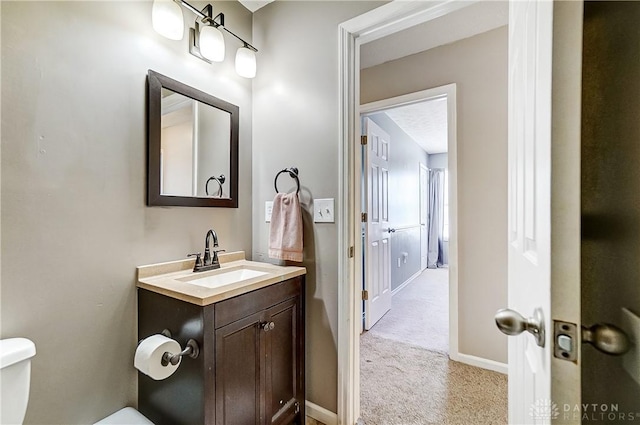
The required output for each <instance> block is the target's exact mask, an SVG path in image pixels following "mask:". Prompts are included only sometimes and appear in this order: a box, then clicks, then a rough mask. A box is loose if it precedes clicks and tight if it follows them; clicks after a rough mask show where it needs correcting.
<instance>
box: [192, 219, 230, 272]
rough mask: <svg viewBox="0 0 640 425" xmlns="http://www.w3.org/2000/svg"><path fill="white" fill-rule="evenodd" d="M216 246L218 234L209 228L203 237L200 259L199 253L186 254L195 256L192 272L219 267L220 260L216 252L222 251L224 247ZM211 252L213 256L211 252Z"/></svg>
mask: <svg viewBox="0 0 640 425" xmlns="http://www.w3.org/2000/svg"><path fill="white" fill-rule="evenodd" d="M211 239H213V249H211V248H210V241H211ZM217 247H218V235H217V233H216V232H215V231H214V230H213V229H210V230H209V231H208V232H207V236H206V237H205V239H204V258H203V259H202V260H201V259H200V253H199V252H197V253H195V254H189V255H188V256H189V257H191V256H194V255H195V256H197V257H196V264H195V266H194V267H193V271H194V272H203V271H206V270H213V269H219V268H220V260H218V252H224V249H216V248H217ZM212 252H213V256H212V255H211V253H212Z"/></svg>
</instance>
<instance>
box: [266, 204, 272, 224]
mask: <svg viewBox="0 0 640 425" xmlns="http://www.w3.org/2000/svg"><path fill="white" fill-rule="evenodd" d="M272 212H273V201H266V202H265V203H264V221H265V222H267V223H271V213H272Z"/></svg>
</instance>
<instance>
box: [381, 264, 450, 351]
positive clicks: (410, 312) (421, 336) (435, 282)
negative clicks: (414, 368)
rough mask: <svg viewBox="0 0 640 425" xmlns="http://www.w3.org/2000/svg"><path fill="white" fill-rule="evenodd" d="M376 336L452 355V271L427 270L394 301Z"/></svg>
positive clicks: (444, 269) (394, 298)
mask: <svg viewBox="0 0 640 425" xmlns="http://www.w3.org/2000/svg"><path fill="white" fill-rule="evenodd" d="M369 332H370V333H371V334H373V335H375V336H379V337H382V338H386V339H393V340H395V341H400V342H405V343H408V344H412V345H418V346H420V347H423V348H426V349H428V350H431V351H438V352H441V353H448V352H449V269H447V268H442V269H426V270H425V271H423V272H422V274H421V275H420V276H418V277H417V278H415V279H414V280H413V281H412V282H411V283H409V284H408V285H407V286H405V287H404V288H403V289H401V290H400V292H398V293H397V294H395V295H394V296H393V298H392V299H391V310H390V311H389V312H388V313H387V314H385V315H384V317H382V319H380V321H378V323H376V324H375V325H374V326H373V327H372V328H371V330H370V331H369Z"/></svg>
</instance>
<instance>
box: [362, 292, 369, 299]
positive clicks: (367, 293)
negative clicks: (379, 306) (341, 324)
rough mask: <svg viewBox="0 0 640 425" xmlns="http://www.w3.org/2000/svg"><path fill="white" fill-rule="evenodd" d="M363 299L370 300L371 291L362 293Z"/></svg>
mask: <svg viewBox="0 0 640 425" xmlns="http://www.w3.org/2000/svg"><path fill="white" fill-rule="evenodd" d="M362 299H363V300H365V301H367V300H368V299H369V291H362Z"/></svg>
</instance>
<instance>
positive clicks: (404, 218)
mask: <svg viewBox="0 0 640 425" xmlns="http://www.w3.org/2000/svg"><path fill="white" fill-rule="evenodd" d="M369 118H371V120H372V121H373V122H375V123H376V124H378V125H379V126H380V127H381V128H382V129H383V130H384V131H386V132H387V133H388V134H389V136H391V146H390V148H389V226H390V227H394V228H400V229H399V230H398V231H396V232H395V233H393V234H392V235H391V288H392V289H396V288H397V287H399V286H400V285H402V284H403V283H404V282H405V281H407V279H409V278H410V277H411V276H413V275H414V274H416V273H417V272H419V271H420V164H421V163H422V164H424V165H427V163H428V161H429V155H427V152H426V151H425V150H424V149H422V148H421V147H420V146H419V145H418V144H417V143H416V142H415V141H414V140H413V139H412V138H411V137H409V135H407V134H406V133H405V132H404V131H402V129H401V128H400V127H398V125H397V124H396V123H395V122H393V120H392V119H391V118H389V117H388V116H387V114H385V113H377V114H373V115H370V116H369ZM362 128H364V126H363V127H362ZM408 226H416V227H412V228H407V229H402V228H403V227H408ZM403 253H406V254H407V255H406V257H405V256H404V255H403ZM398 260H400V262H399V263H398ZM405 261H406V262H405Z"/></svg>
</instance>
